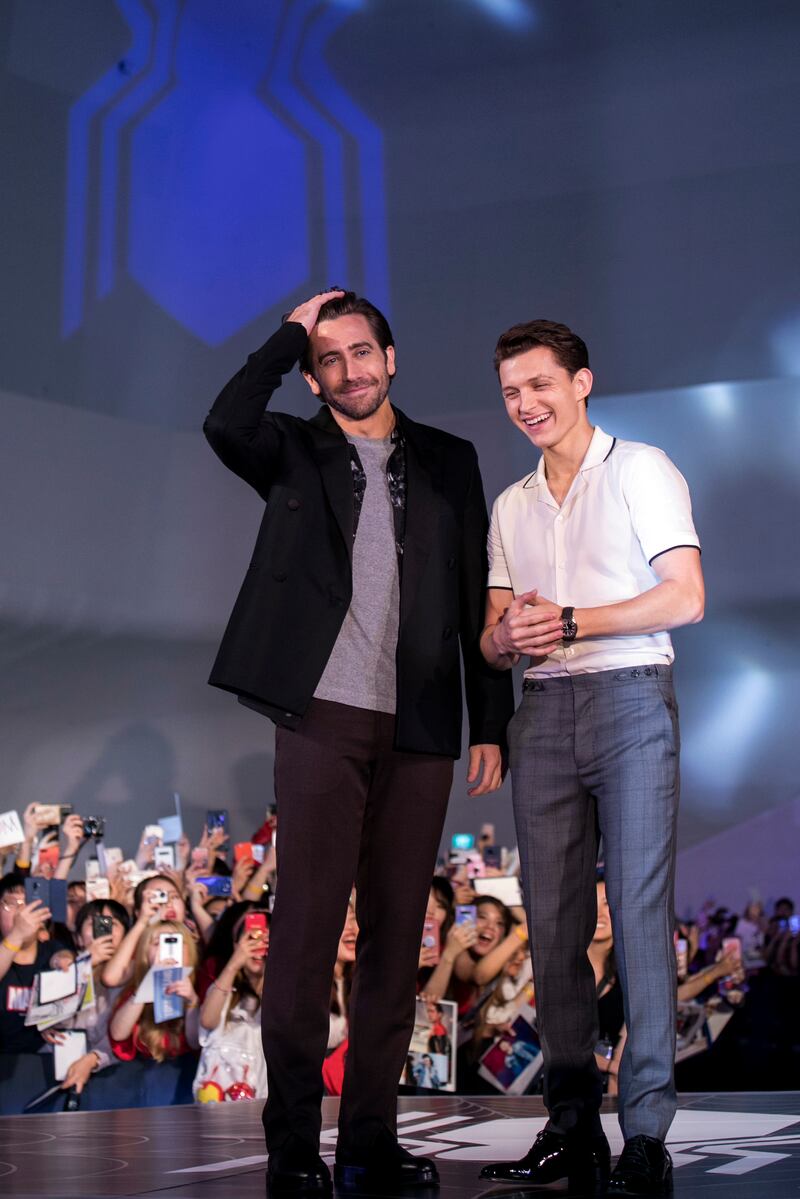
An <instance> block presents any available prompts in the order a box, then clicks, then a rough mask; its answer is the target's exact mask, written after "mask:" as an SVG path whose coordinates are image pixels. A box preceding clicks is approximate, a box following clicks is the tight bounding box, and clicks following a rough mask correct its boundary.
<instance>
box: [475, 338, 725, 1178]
mask: <svg viewBox="0 0 800 1199" xmlns="http://www.w3.org/2000/svg"><path fill="white" fill-rule="evenodd" d="M495 366H496V368H497V371H498V374H499V379H500V385H501V388H502V393H503V398H504V400H505V405H506V411H507V413H508V416H509V419H510V420H511V422H512V424H513V425H515V427H516V428H518V429H519V430H520V432H521V433H522V434H523V435H524V436H525V437H527V438H528V440H529V441H531V442H532V443H533V445H534V446H536V447H537V448H538V449H539V450H541V451H542V456H541V458H540V460H539V464H538V466H537V468H536V470H535V471H534V472H533V473H532V474H530V475H528V476H527V477H526V478H524V479H521V480H520V481H519V482H517V483H514V484H512V486H511V487H509V488H507V490H506V491H504V492H503V493H502V495H500V496H499V497H498V499H497V500H496V501H495V504H494V508H493V512H492V520H491V526H490V532H489V580H488V600H487V616H486V627H485V629H484V632H483V636H482V639H481V648H482V651H483V654H484V657H485V658H486V660H487V662H489V663H490V664H491V665H492V666H494V667H498V668H503V667H505V668H510V667H511V666H513V665H514V664H515V663H516V662H517V661H518V660H519V658H520V657H522V656H528V657H529V664H528V669H527V670H526V671H525V681H524V693H523V699H522V703H521V705H520V707H519V709H518V710H517V713H516V715H515V716H514V718H513V720H512V722H511V724H510V725H509V729H508V740H509V751H510V765H511V776H512V783H513V795H514V815H515V820H516V824H517V832H518V836H519V845H520V855H521V862H522V877H523V883H524V887H525V898H526V904H527V908H528V922H529V929H530V940H531V950H532V958H533V970H534V980H535V985H536V1003H537V1013H538V1021H539V1033H540V1036H541V1039H542V1048H543V1052H544V1059H545V1103H546V1104H547V1108H548V1111H549V1116H550V1119H549V1121H548V1124H547V1127H546V1129H545V1130H544V1131H543V1132H542V1133H540V1135H539V1136H538V1137H537V1139H536V1141H535V1142H534V1145H533V1146H532V1148H531V1149H530V1151H529V1152H528V1154H527V1155H526V1156H525V1157H524V1158H522V1160H521V1161H518V1162H501V1163H495V1164H493V1165H491V1166H487V1167H485V1168H484V1170H483V1171H482V1177H488V1178H492V1179H495V1180H497V1181H507V1182H516V1183H520V1182H524V1183H527V1184H531V1183H534V1184H535V1183H540V1184H546V1183H549V1182H553V1181H556V1180H557V1179H561V1178H565V1177H566V1178H568V1179H569V1180H570V1182H571V1183H572V1184H574V1185H576V1186H579V1187H583V1188H586V1187H588V1186H591V1187H592V1188H596V1187H600V1188H602V1187H603V1186H605V1183H606V1180H607V1177H608V1172H609V1149H608V1143H607V1141H606V1139H605V1137H604V1135H603V1132H602V1128H601V1125H600V1119H599V1108H600V1103H601V1099H602V1093H603V1086H602V1078H601V1075H600V1072H599V1069H598V1066H597V1064H596V1059H595V1054H594V1049H595V1044H596V1041H597V999H596V992H595V984H594V975H593V971H592V967H591V965H590V964H589V960H588V957H587V949H588V946H589V943H590V941H591V939H592V935H593V933H594V929H595V923H596V887H595V867H596V862H597V851H598V838H599V835H600V834H602V837H603V846H604V857H605V870H606V886H607V893H608V899H609V904H610V907H611V914H612V921H613V926H614V942H615V951H616V957H617V966H618V971H619V977H620V981H621V984H622V988H623V996H624V1002H625V1020H626V1025H627V1028H628V1039H627V1044H626V1048H625V1052H624V1054H623V1057H622V1062H621V1066H620V1071H619V1095H620V1099H619V1107H620V1123H621V1126H622V1131H623V1135H624V1137H625V1148H624V1151H623V1154H622V1156H621V1158H620V1159H619V1161H618V1163H617V1165H616V1167H615V1169H614V1172H613V1174H612V1175H611V1180H610V1183H609V1193H610V1194H618V1195H642V1194H648V1195H661V1194H667V1193H668V1192H669V1188H670V1186H671V1162H670V1157H669V1154H668V1152H667V1150H666V1148H665V1146H664V1141H665V1138H666V1134H667V1131H668V1129H669V1126H670V1124H671V1122H672V1119H673V1116H674V1113H675V1087H674V1073H673V1061H674V1053H675V1012H676V999H675V986H676V982H675V978H676V976H675V956H674V949H673V939H672V928H673V891H674V863H675V826H676V820H677V808H678V786H679V780H678V754H679V731H678V709H677V705H676V703H675V696H674V692H673V690H672V659H673V649H672V642H671V639H670V636H669V632H668V630H669V629H673V628H677V627H679V626H680V625H684V624H690V623H694V622H696V621H699V620H701V619H702V616H703V604H704V587H703V575H702V571H701V567H700V552H699V541H698V538H697V534H696V532H695V528H694V524H693V522H692V514H691V504H690V500H689V492H688V488H687V486H686V483H685V481H684V479H683V478H682V476H681V475H680V473H679V472H678V470H677V469H676V468H675V466H673V464H672V463H671V462H670V460H669V459H668V458H667V456H666V455H665V454H664V453H663V452H662V451H661V450H658V449H655V448H654V447H653V446H648V445H642V444H639V443H637V442H629V441H619V440H617V439H616V438H613V437H610V436H609V435H608V434H607V433H604V432H603V430H602V429H600V428H596V427H593V426H592V425H591V424H590V423H589V418H588V415H587V403H588V398H589V393H590V391H591V387H592V374H591V371H590V370H589V358H588V353H587V350H586V346H585V345H584V343H583V341H582V340H581V339H580V338H579V337H577V336H576V335H575V334H574V333H573V332H572V331H571V330H569V329H568V328H567V327H566V326H565V325H560V324H556V323H554V322H552V321H544V320H537V321H531V322H529V323H527V324H523V325H516V326H514V327H513V328H512V329H509V330H508V331H507V332H506V333H504V334H503V335H502V336H501V338H500V340H499V342H498V344H497V349H496V352H495ZM589 1193H591V1194H593V1193H595V1191H594V1189H592V1190H590V1191H589Z"/></svg>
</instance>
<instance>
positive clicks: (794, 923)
mask: <svg viewBox="0 0 800 1199" xmlns="http://www.w3.org/2000/svg"><path fill="white" fill-rule="evenodd" d="M789 932H790V933H791V934H792V936H793V937H796V936H797V935H798V933H800V916H790V917H789Z"/></svg>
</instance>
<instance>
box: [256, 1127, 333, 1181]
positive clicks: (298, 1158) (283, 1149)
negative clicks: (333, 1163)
mask: <svg viewBox="0 0 800 1199" xmlns="http://www.w3.org/2000/svg"><path fill="white" fill-rule="evenodd" d="M331 1190H332V1187H331V1172H330V1170H329V1169H328V1167H327V1166H326V1165H325V1163H324V1161H323V1160H322V1158H321V1157H320V1155H319V1153H318V1152H317V1150H316V1149H315V1148H314V1146H313V1145H310V1144H309V1143H308V1142H307V1141H301V1140H300V1139H299V1137H290V1138H289V1140H288V1141H286V1143H285V1144H284V1145H281V1146H280V1147H279V1148H278V1149H273V1150H272V1152H271V1153H270V1155H269V1158H268V1159H267V1191H268V1193H269V1194H270V1195H318V1196H322V1195H329V1194H330V1193H331Z"/></svg>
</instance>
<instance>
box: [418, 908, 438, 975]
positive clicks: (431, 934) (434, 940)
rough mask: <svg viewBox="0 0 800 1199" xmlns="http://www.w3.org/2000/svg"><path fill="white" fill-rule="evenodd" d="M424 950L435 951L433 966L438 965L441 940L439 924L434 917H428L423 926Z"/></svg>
mask: <svg viewBox="0 0 800 1199" xmlns="http://www.w3.org/2000/svg"><path fill="white" fill-rule="evenodd" d="M422 948H423V949H432V950H433V951H434V959H433V964H434V965H435V964H437V963H438V961H439V957H440V950H441V939H440V936H439V922H438V921H437V920H434V919H433V918H432V917H427V918H426V920H425V923H424V924H423V926H422Z"/></svg>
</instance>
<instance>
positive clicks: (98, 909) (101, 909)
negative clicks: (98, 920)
mask: <svg viewBox="0 0 800 1199" xmlns="http://www.w3.org/2000/svg"><path fill="white" fill-rule="evenodd" d="M109 915H110V916H113V917H115V918H116V919H117V920H119V922H120V924H121V925H122V927H123V928H124V929H125V932H127V931H128V930H129V928H130V926H131V918H130V916H129V915H128V911H127V909H126V908H124V907H123V906H122V904H121V903H119V901H118V900H116V899H90V900H89V902H88V903H85V904H84V905H83V907H81V908H78V914H77V916H76V917H75V930H76V932H79V931H80V929H81V926H82V925H83V923H84V921H86V920H88V919H89V918H90V917H91V916H109Z"/></svg>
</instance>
